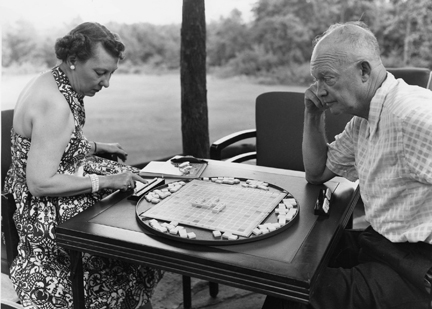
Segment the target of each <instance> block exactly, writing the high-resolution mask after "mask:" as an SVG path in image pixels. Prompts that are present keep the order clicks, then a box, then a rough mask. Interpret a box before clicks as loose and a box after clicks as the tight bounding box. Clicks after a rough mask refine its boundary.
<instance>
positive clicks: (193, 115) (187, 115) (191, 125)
mask: <svg viewBox="0 0 432 309" xmlns="http://www.w3.org/2000/svg"><path fill="white" fill-rule="evenodd" d="M182 19H183V20H182V27H181V48H180V55H181V56H180V61H181V62H180V63H181V65H180V81H181V127H182V137H183V153H184V154H188V155H193V156H196V157H200V158H208V157H209V148H210V142H209V129H208V108H207V82H206V23H205V11H204V0H183V13H182Z"/></svg>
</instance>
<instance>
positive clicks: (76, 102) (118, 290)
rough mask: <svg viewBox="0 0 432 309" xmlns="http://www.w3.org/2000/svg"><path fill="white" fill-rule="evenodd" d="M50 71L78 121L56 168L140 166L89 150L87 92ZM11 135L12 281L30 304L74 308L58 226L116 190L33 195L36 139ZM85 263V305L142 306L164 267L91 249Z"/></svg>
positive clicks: (110, 170)
mask: <svg viewBox="0 0 432 309" xmlns="http://www.w3.org/2000/svg"><path fill="white" fill-rule="evenodd" d="M51 72H52V74H53V76H54V79H55V81H56V83H57V86H58V89H59V91H60V92H61V93H62V94H63V96H64V97H65V99H66V101H67V103H68V104H69V106H70V109H71V112H72V114H73V117H74V123H75V128H74V130H73V132H72V134H71V137H70V141H69V143H68V145H67V147H66V149H65V150H64V153H63V155H62V158H61V161H60V164H59V167H58V170H57V172H58V173H59V174H71V175H75V174H76V173H77V170H78V168H79V167H80V166H81V168H82V167H83V169H84V172H83V176H85V175H86V174H99V175H109V174H116V173H120V172H124V171H136V170H135V168H133V167H130V166H127V165H124V164H121V163H117V162H113V161H110V160H105V159H102V158H99V157H94V156H89V155H88V154H89V151H90V149H91V146H90V143H89V141H88V140H87V139H86V138H85V136H84V135H83V131H82V128H83V126H84V122H85V110H84V102H83V96H81V95H79V94H78V93H77V92H75V91H74V90H73V88H72V86H71V84H70V82H69V80H68V78H67V76H66V74H64V72H63V71H61V69H60V68H59V67H55V68H53V69H52V70H51ZM11 140H12V147H11V148H12V165H11V167H10V169H9V171H8V173H7V177H6V184H5V191H6V192H10V193H12V194H13V196H14V198H15V203H16V206H17V210H16V212H15V214H14V217H13V219H14V222H15V225H16V228H17V231H18V235H19V245H18V256H17V257H16V259H15V260H14V262H13V264H12V266H11V269H10V273H11V280H12V283H13V285H14V287H15V290H16V292H17V294H18V296H19V298H20V300H21V303H22V305H23V306H24V307H25V308H42V309H49V308H72V306H73V299H72V287H71V281H70V279H69V276H70V271H69V269H70V259H69V255H68V254H67V253H66V251H65V250H64V249H63V248H61V247H59V246H58V245H57V243H56V234H55V229H56V227H57V225H58V224H60V223H62V222H65V221H66V220H68V219H70V218H72V217H73V216H75V215H76V214H78V213H80V212H82V211H84V210H85V209H87V208H89V207H91V206H93V205H94V204H95V203H97V202H98V201H99V200H100V199H102V198H103V197H105V196H107V195H108V194H110V193H112V191H109V190H100V191H98V192H96V193H89V194H82V195H76V196H70V197H35V196H32V195H31V193H30V192H29V189H28V187H27V184H26V166H27V155H28V152H29V150H30V144H31V141H30V140H29V139H27V138H25V137H22V136H20V135H19V134H17V133H16V132H14V130H13V129H12V132H11ZM89 186H90V180H89ZM83 268H84V288H85V291H84V293H85V298H86V308H95V309H96V308H138V307H140V306H142V305H144V304H145V303H147V302H148V301H149V299H150V297H151V295H152V293H153V289H154V287H155V286H156V284H157V283H158V281H159V280H160V278H161V277H162V273H161V272H160V271H158V270H155V269H152V268H149V267H144V266H139V265H133V264H128V263H125V262H122V261H118V260H113V259H108V258H103V257H99V256H93V255H90V254H83Z"/></svg>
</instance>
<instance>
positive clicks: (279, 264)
mask: <svg viewBox="0 0 432 309" xmlns="http://www.w3.org/2000/svg"><path fill="white" fill-rule="evenodd" d="M202 176H206V177H212V176H227V177H242V178H248V179H256V180H261V181H265V182H268V183H271V184H274V185H276V186H279V187H281V188H284V189H286V190H287V191H288V192H290V193H291V194H293V195H294V197H295V198H296V199H297V200H298V202H299V205H300V216H299V220H298V221H297V222H295V224H293V225H292V226H291V227H290V228H288V229H287V230H285V231H283V232H281V233H279V234H277V235H275V236H273V237H270V238H266V239H262V240H258V241H254V242H250V243H243V244H238V245H225V246H204V245H194V244H190V243H184V242H180V241H175V240H169V239H166V238H162V237H160V236H157V235H152V234H151V232H149V231H146V230H144V229H143V228H142V227H141V226H140V225H139V224H138V222H137V220H136V217H135V205H136V202H133V201H130V200H128V199H127V198H126V197H127V196H128V193H125V192H118V193H115V194H112V195H111V196H109V197H107V198H106V199H104V200H102V201H101V202H100V203H98V204H97V205H95V206H94V207H92V208H90V209H88V210H86V211H84V212H82V213H81V214H78V215H77V216H75V217H74V218H72V219H70V220H69V221H67V222H65V223H63V224H61V225H59V227H58V228H57V232H56V233H57V242H58V244H59V245H61V246H63V247H64V248H67V249H70V250H75V251H82V252H88V253H92V254H97V255H102V256H107V257H111V258H118V259H123V260H126V261H129V262H132V263H141V264H146V265H148V266H153V267H158V268H161V269H164V270H167V271H171V272H174V273H179V274H183V275H187V276H190V277H196V278H201V279H205V280H209V281H213V282H218V283H221V284H227V285H231V286H236V287H239V288H242V289H247V290H251V291H255V292H258V293H263V294H267V295H273V296H277V297H282V298H287V299H293V300H296V301H300V302H304V303H307V302H308V300H309V295H310V293H311V291H312V290H313V287H314V282H315V281H316V279H317V277H318V275H319V273H320V270H321V269H322V268H323V267H325V265H326V264H327V261H328V259H329V257H330V254H331V252H332V251H333V248H334V246H335V245H336V242H337V240H338V239H339V237H340V235H341V232H342V230H343V229H344V227H345V226H346V224H347V222H348V220H349V217H350V215H351V214H352V212H353V210H354V206H355V204H356V203H357V200H358V198H359V192H358V186H357V183H352V182H350V181H348V180H346V179H344V178H335V179H333V180H331V181H329V182H327V183H326V184H325V185H324V186H315V185H311V184H308V183H307V182H306V180H305V178H304V173H302V172H295V171H289V170H283V169H275V168H268V167H260V166H254V165H248V164H238V163H226V162H222V161H213V160H209V165H208V167H207V168H206V170H205V171H204V174H203V175H202ZM167 181H169V180H168V179H167ZM325 187H328V188H330V189H331V190H332V191H333V196H332V203H331V210H330V215H329V217H318V216H316V215H314V211H313V208H314V205H315V202H316V199H317V197H318V193H319V191H320V189H323V188H325Z"/></svg>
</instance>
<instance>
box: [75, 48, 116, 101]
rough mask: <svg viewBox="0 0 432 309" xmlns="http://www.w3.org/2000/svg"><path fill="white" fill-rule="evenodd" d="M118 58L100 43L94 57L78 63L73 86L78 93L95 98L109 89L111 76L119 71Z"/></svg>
mask: <svg viewBox="0 0 432 309" xmlns="http://www.w3.org/2000/svg"><path fill="white" fill-rule="evenodd" d="M118 61H119V60H118V58H116V57H113V56H111V55H110V54H109V53H107V51H106V50H105V49H104V48H103V46H102V45H101V44H100V43H99V44H97V45H96V46H95V51H94V56H93V57H91V58H90V59H88V60H87V61H85V62H83V61H77V62H76V63H75V67H76V69H75V70H74V71H73V72H74V74H73V76H72V79H73V82H72V85H73V87H74V89H75V91H76V92H78V93H79V94H83V95H86V96H90V97H92V96H94V95H95V94H96V93H97V92H98V91H100V90H101V89H102V87H105V88H108V87H109V81H110V78H111V75H112V74H113V73H114V71H115V70H117V67H118Z"/></svg>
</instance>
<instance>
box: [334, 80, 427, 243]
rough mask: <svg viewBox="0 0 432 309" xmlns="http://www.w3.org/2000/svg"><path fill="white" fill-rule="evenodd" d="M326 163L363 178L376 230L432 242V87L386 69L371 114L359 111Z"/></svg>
mask: <svg viewBox="0 0 432 309" xmlns="http://www.w3.org/2000/svg"><path fill="white" fill-rule="evenodd" d="M327 167H328V168H329V169H330V170H332V171H333V172H334V173H336V174H338V175H341V176H344V177H346V178H347V179H349V180H351V181H356V180H357V179H358V180H359V183H360V188H361V196H362V199H363V202H364V204H365V213H366V220H367V221H368V222H369V223H370V224H371V226H372V227H373V228H374V229H375V230H376V231H377V232H379V233H380V234H382V235H384V236H385V237H387V238H388V239H389V240H390V241H392V242H406V241H408V242H418V241H423V242H427V243H429V244H432V91H430V90H427V89H424V88H420V87H417V86H409V85H407V84H406V83H405V82H404V81H403V80H401V79H398V80H396V79H395V78H394V76H393V75H392V74H390V73H387V79H386V80H385V81H384V83H383V84H382V86H381V87H380V88H379V89H378V90H377V92H376V94H375V96H374V97H373V99H372V101H371V105H370V111H369V117H368V120H366V119H363V118H359V117H354V118H353V119H352V120H351V121H350V122H349V123H348V124H347V126H346V128H345V130H344V132H342V133H341V134H339V135H338V136H337V137H336V140H335V141H334V142H333V143H332V144H330V145H329V150H328V156H327Z"/></svg>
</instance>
